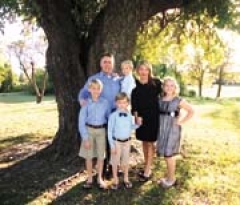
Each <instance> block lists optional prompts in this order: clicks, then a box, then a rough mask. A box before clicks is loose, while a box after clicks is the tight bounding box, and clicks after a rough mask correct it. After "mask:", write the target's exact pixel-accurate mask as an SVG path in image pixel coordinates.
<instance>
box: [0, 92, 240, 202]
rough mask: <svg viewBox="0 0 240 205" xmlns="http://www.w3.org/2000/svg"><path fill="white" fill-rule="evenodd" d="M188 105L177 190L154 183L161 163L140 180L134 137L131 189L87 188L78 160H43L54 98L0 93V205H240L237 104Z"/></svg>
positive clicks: (235, 101) (237, 101) (52, 121)
mask: <svg viewBox="0 0 240 205" xmlns="http://www.w3.org/2000/svg"><path fill="white" fill-rule="evenodd" d="M189 100H190V101H191V102H192V103H193V105H194V109H195V112H196V114H195V116H194V118H193V120H191V122H188V123H187V124H185V125H184V127H183V129H184V132H183V146H182V156H181V157H179V160H178V166H177V177H178V183H177V185H176V186H175V187H172V188H170V189H163V188H161V187H159V186H158V185H157V184H156V180H157V179H158V178H159V177H162V176H163V175H164V171H165V168H166V167H165V164H164V161H163V160H162V159H159V158H156V159H155V163H154V176H153V178H152V180H151V181H148V182H147V183H140V182H138V180H137V177H136V171H137V169H138V168H139V167H141V159H142V158H141V156H140V157H139V154H138V150H141V149H140V145H139V142H137V141H136V140H133V145H134V147H135V148H136V150H135V151H134V152H133V153H132V156H133V157H132V168H131V172H130V178H131V181H132V182H133V185H134V187H133V189H131V190H124V189H120V190H118V191H111V190H108V191H101V190H99V189H98V188H93V189H92V190H90V191H86V190H83V189H82V187H81V186H82V183H83V181H84V177H85V173H84V172H83V170H82V166H81V164H80V162H79V163H78V162H73V163H70V162H54V161H51V160H50V157H49V156H46V155H41V150H43V149H45V147H46V146H47V145H49V144H50V143H51V140H52V138H53V136H54V134H55V132H56V131H57V126H58V125H57V123H58V115H57V111H56V103H55V101H54V98H53V97H47V98H45V99H44V101H43V102H42V103H41V104H36V103H35V98H34V97H32V96H28V95H24V94H21V95H19V94H8V95H0V113H1V123H0V204H11V205H12V204H18V205H19V204H31V205H35V204H37V205H38V204H107V205H108V204H109V205H112V204H121V205H122V204H124V205H125V204H126V205H128V204H129V205H130V204H139V205H141V204H142V205H145V204H149V205H150V204H151V205H155V204H156V205H159V204H166V205H169V204H178V205H191V204H193V205H196V204H197V205H203V204H204V205H205V204H211V205H212V204H216V205H219V204H221V205H222V204H226V205H229V204H231V205H235V204H236V205H239V204H240V186H239V184H240V175H239V170H240V151H239V150H240V135H239V133H240V126H239V121H240V108H239V107H240V99H231V100H218V101H214V100H203V99H189ZM109 183H110V181H109Z"/></svg>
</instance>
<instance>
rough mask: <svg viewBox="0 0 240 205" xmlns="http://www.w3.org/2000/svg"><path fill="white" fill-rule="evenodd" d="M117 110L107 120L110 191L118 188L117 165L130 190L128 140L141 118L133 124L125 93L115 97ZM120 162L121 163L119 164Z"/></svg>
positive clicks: (124, 182)
mask: <svg viewBox="0 0 240 205" xmlns="http://www.w3.org/2000/svg"><path fill="white" fill-rule="evenodd" d="M115 101H116V106H117V110H116V111H115V112H113V113H112V114H111V115H110V117H109V120H108V142H109V144H110V148H111V159H110V163H111V164H112V173H113V184H112V186H111V188H112V189H114V190H117V189H118V188H119V179H118V173H117V172H118V165H119V164H121V167H122V168H123V174H124V179H123V185H124V187H125V188H127V189H129V188H132V183H131V182H130V181H129V179H128V167H129V155H130V139H131V133H132V130H133V129H137V128H138V127H139V126H140V125H141V124H142V120H141V118H140V117H139V118H137V119H136V123H137V124H135V123H133V116H132V115H131V113H130V112H129V111H128V105H129V101H130V100H129V97H128V96H127V94H126V93H122V92H121V93H119V94H118V95H117V96H116V100H115ZM120 161H121V163H120Z"/></svg>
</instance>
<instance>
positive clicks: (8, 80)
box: [0, 64, 14, 92]
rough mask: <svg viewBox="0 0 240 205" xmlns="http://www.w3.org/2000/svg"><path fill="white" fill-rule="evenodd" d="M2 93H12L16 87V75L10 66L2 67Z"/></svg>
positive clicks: (0, 85)
mask: <svg viewBox="0 0 240 205" xmlns="http://www.w3.org/2000/svg"><path fill="white" fill-rule="evenodd" d="M0 76H1V77H0V79H1V81H0V92H11V91H12V89H13V85H14V74H13V72H12V69H11V67H10V65H8V64H4V67H0Z"/></svg>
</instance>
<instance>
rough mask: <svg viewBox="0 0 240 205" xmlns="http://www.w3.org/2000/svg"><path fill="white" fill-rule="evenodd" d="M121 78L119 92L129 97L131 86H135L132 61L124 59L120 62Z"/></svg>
mask: <svg viewBox="0 0 240 205" xmlns="http://www.w3.org/2000/svg"><path fill="white" fill-rule="evenodd" d="M121 70H122V74H123V80H122V81H121V92H124V93H126V94H127V95H128V97H129V98H130V97H131V94H132V90H133V88H135V87H136V83H135V79H134V77H133V75H132V71H133V63H132V61H130V60H125V61H123V62H122V63H121Z"/></svg>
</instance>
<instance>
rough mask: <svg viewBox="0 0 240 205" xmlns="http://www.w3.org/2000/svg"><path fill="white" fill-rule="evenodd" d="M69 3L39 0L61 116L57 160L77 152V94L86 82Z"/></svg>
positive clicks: (57, 136)
mask: <svg viewBox="0 0 240 205" xmlns="http://www.w3.org/2000/svg"><path fill="white" fill-rule="evenodd" d="M70 2H71V1H68V0H65V1H61V3H59V2H58V1H45V0H43V1H39V5H41V7H40V8H41V13H42V15H43V16H42V22H41V25H42V27H43V29H44V31H45V33H46V36H47V39H48V43H49V47H48V50H47V56H46V57H47V69H48V72H49V75H50V76H51V77H52V79H53V83H54V88H55V95H56V101H57V107H58V113H59V129H58V131H57V133H56V136H55V138H54V140H53V143H52V147H51V148H52V149H53V150H54V153H56V155H55V156H57V157H59V156H70V155H71V154H76V152H77V150H78V147H79V140H78V139H79V134H78V130H77V122H78V112H79V107H80V106H79V104H78V102H77V94H78V91H79V89H80V88H81V86H82V85H83V84H84V82H85V80H86V76H85V75H84V70H83V68H82V67H81V63H80V55H81V45H80V42H79V39H78V38H77V31H76V27H75V25H74V23H73V21H72V18H71V7H72V5H71V3H70ZM46 120H47V119H46ZM49 123H51V122H49Z"/></svg>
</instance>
